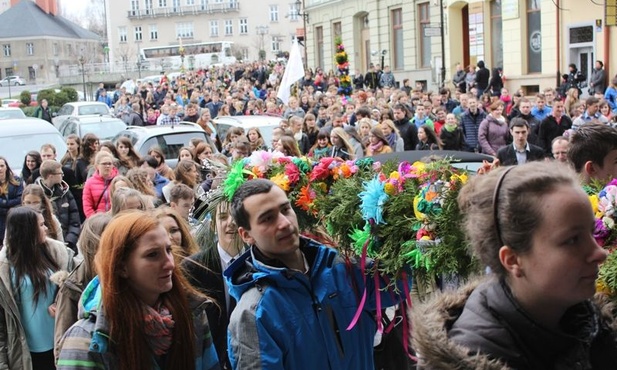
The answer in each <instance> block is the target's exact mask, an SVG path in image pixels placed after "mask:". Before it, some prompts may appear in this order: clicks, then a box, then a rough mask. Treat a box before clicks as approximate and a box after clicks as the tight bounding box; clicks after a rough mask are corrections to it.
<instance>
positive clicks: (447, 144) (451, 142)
mask: <svg viewBox="0 0 617 370" xmlns="http://www.w3.org/2000/svg"><path fill="white" fill-rule="evenodd" d="M439 138H440V139H441V142H442V148H443V150H459V151H460V150H463V146H464V145H465V137H464V136H463V130H461V129H460V128H459V127H457V128H456V130H454V131H452V132H450V131H448V130H446V128H445V127H442V128H441V132H440V133H439Z"/></svg>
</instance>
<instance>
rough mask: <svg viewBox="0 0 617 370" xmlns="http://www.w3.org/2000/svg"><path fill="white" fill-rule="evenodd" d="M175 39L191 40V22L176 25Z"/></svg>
mask: <svg viewBox="0 0 617 370" xmlns="http://www.w3.org/2000/svg"><path fill="white" fill-rule="evenodd" d="M176 38H178V39H179V38H182V39H192V38H193V22H181V23H176Z"/></svg>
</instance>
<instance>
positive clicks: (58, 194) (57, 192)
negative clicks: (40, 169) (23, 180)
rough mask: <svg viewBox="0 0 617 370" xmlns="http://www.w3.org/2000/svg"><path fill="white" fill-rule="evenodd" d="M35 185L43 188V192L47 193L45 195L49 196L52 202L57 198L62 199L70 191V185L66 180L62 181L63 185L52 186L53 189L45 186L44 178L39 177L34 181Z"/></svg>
mask: <svg viewBox="0 0 617 370" xmlns="http://www.w3.org/2000/svg"><path fill="white" fill-rule="evenodd" d="M34 183H35V184H37V185H39V186H40V187H42V188H43V191H45V195H47V196H48V197H49V198H50V200H51V201H52V202H53V201H54V200H56V199H57V198H62V197H63V196H64V195H65V194H66V193H67V192H68V191H69V190H70V187H69V184H67V183H66V181H64V180H62V182H61V183H59V184H56V185H54V186H52V187H51V188H48V187H47V186H46V185H45V183H44V182H43V178H42V177H38V178H37V179H36V180H35V181H34Z"/></svg>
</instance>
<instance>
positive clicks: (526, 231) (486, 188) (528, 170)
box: [458, 162, 582, 276]
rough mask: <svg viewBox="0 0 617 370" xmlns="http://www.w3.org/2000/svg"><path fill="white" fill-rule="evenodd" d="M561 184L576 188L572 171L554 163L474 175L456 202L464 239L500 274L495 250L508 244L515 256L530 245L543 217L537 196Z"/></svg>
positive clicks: (551, 190) (486, 263) (502, 274)
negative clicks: (496, 189)
mask: <svg viewBox="0 0 617 370" xmlns="http://www.w3.org/2000/svg"><path fill="white" fill-rule="evenodd" d="M505 171H509V172H510V173H505ZM504 175H505V176H504ZM500 180H501V181H500ZM498 182H500V184H499V190H498V191H497V192H496V191H495V188H496V187H498ZM560 186H572V187H574V188H577V189H579V188H580V185H579V183H578V180H577V177H576V174H575V173H574V172H573V171H572V169H570V168H569V167H568V166H566V165H563V164H561V163H556V162H531V163H528V164H525V165H522V166H514V167H504V168H500V169H497V170H494V171H491V172H489V173H488V174H487V175H483V176H475V177H473V178H472V179H471V180H470V181H469V183H467V184H466V185H465V186H464V187H463V188H462V189H461V192H460V193H459V196H458V204H459V207H460V209H461V214H462V215H463V222H462V225H463V228H464V230H465V232H466V235H467V239H468V240H469V243H470V244H471V246H472V247H473V251H474V254H475V255H476V256H477V257H478V258H479V259H480V261H481V262H482V263H483V264H484V265H486V266H488V267H490V268H491V270H492V271H493V272H494V273H495V274H497V275H499V276H504V275H505V273H506V270H505V269H504V267H503V266H502V264H501V261H500V260H499V249H500V248H501V247H502V246H503V245H507V246H509V247H510V248H511V249H512V250H514V251H515V252H516V253H518V254H524V253H526V252H528V251H529V250H530V249H531V246H532V245H531V244H532V238H533V235H534V234H535V232H536V230H537V229H538V227H540V226H542V223H543V220H544V218H545V215H544V214H543V212H542V202H538V199H541V197H542V196H543V195H546V194H549V193H552V192H553V191H555V189H556V188H558V187H560ZM581 191H582V190H581ZM495 193H496V194H495ZM495 200H496V201H497V204H498V206H497V209H496V210H495V208H494V207H495V204H494V202H495ZM498 229H499V230H500V232H499V233H498V231H497V230H498ZM500 239H501V240H502V241H503V243H501V242H500V241H499V240H500ZM502 244H503V245H502Z"/></svg>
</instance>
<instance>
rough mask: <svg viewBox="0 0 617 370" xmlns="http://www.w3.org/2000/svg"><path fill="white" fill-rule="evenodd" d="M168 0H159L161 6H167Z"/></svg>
mask: <svg viewBox="0 0 617 370" xmlns="http://www.w3.org/2000/svg"><path fill="white" fill-rule="evenodd" d="M166 7H167V0H159V8H166Z"/></svg>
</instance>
